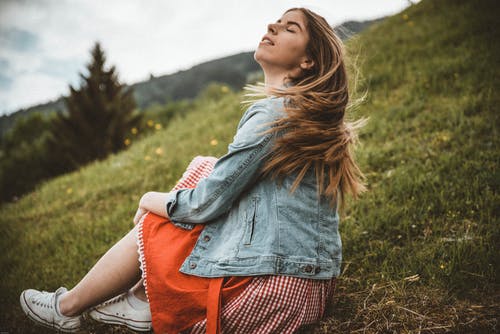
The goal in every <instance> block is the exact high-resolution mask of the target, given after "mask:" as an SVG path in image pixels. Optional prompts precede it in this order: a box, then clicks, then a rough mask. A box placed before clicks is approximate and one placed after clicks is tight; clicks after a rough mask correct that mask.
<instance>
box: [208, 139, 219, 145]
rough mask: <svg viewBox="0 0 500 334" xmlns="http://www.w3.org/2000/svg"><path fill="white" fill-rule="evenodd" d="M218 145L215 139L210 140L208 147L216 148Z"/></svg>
mask: <svg viewBox="0 0 500 334" xmlns="http://www.w3.org/2000/svg"><path fill="white" fill-rule="evenodd" d="M218 143H219V142H218V141H217V139H212V140H211V141H210V145H212V146H216V145H217V144H218Z"/></svg>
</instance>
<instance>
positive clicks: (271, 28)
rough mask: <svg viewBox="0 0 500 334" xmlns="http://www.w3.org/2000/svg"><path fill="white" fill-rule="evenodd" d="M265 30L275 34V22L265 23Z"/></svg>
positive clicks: (276, 30) (276, 28) (276, 29)
mask: <svg viewBox="0 0 500 334" xmlns="http://www.w3.org/2000/svg"><path fill="white" fill-rule="evenodd" d="M267 31H268V32H270V33H271V34H273V35H276V33H277V32H278V27H277V24H276V23H269V24H268V25H267Z"/></svg>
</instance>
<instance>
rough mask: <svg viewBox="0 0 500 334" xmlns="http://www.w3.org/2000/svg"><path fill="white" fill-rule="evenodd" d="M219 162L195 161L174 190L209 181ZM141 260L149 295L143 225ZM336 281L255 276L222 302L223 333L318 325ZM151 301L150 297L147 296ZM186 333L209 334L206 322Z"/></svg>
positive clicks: (290, 329)
mask: <svg viewBox="0 0 500 334" xmlns="http://www.w3.org/2000/svg"><path fill="white" fill-rule="evenodd" d="M216 161H217V159H216V158H213V157H196V158H195V159H193V161H192V162H191V163H190V164H189V166H188V168H187V170H186V171H185V172H184V174H183V176H182V177H181V179H180V180H179V181H178V183H177V184H176V186H175V187H174V188H173V190H178V189H182V188H194V187H195V186H196V184H197V183H198V182H199V181H200V180H201V179H202V178H204V177H207V176H208V175H209V174H210V173H211V171H212V169H213V167H214V165H215V163H216ZM138 244H139V259H140V262H141V269H143V270H142V273H143V278H144V285H145V287H146V293H147V294H148V291H147V277H146V272H147V270H145V269H146V261H145V259H144V254H143V252H144V245H143V240H142V222H140V227H139V232H138ZM334 288H335V279H332V280H313V279H306V278H298V277H288V276H256V277H254V278H252V280H251V281H250V283H249V284H248V285H247V286H246V287H245V288H244V290H243V291H242V292H241V293H240V294H239V295H238V296H237V297H235V298H232V299H231V300H229V301H227V302H226V301H223V305H222V311H221V321H222V333H227V334H229V333H235V334H238V333H241V334H246V333H293V332H295V331H297V330H298V329H299V328H300V327H301V326H303V325H308V324H311V323H314V322H317V321H318V320H320V319H321V317H322V316H323V313H324V311H325V306H326V305H327V303H328V300H329V299H330V298H331V296H332V295H333V291H334ZM148 298H149V296H148ZM183 333H190V334H198V333H200V334H201V333H206V319H205V320H202V321H199V322H198V323H196V324H195V325H194V326H193V327H192V328H191V329H189V330H187V331H183Z"/></svg>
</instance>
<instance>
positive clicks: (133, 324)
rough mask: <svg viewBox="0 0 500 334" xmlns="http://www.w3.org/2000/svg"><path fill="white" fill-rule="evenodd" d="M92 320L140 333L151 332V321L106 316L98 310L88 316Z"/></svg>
mask: <svg viewBox="0 0 500 334" xmlns="http://www.w3.org/2000/svg"><path fill="white" fill-rule="evenodd" d="M86 315H87V316H88V317H89V318H90V319H92V320H94V321H97V322H101V323H104V324H111V325H123V326H127V327H128V328H130V329H132V330H135V331H138V332H149V331H151V329H152V328H151V321H137V320H132V319H126V318H121V317H117V316H114V315H112V314H106V313H102V312H99V311H97V310H93V311H91V312H89V313H87V314H86Z"/></svg>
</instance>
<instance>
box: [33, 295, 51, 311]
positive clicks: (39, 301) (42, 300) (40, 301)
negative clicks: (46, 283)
mask: <svg viewBox="0 0 500 334" xmlns="http://www.w3.org/2000/svg"><path fill="white" fill-rule="evenodd" d="M37 297H38V298H37ZM54 297H55V293H54V294H51V293H49V292H48V291H42V293H41V294H40V295H38V296H35V298H33V299H32V300H31V303H32V304H35V305H38V306H42V307H46V308H54Z"/></svg>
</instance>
